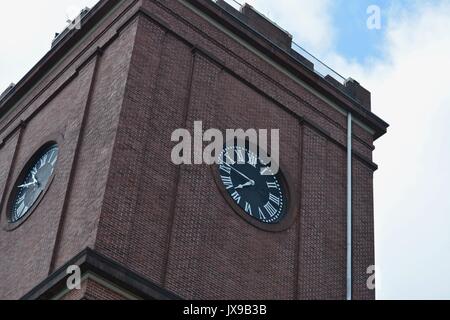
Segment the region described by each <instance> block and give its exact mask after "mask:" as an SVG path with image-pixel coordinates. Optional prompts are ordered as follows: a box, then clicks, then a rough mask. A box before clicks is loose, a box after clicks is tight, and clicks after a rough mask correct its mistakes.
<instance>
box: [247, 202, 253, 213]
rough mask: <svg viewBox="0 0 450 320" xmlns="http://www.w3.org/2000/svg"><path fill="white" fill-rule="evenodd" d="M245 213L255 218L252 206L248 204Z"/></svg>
mask: <svg viewBox="0 0 450 320" xmlns="http://www.w3.org/2000/svg"><path fill="white" fill-rule="evenodd" d="M245 212H247V213H248V214H249V215H251V216H253V213H252V206H251V205H250V203H248V202H245Z"/></svg>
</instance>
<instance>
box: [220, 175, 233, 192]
mask: <svg viewBox="0 0 450 320" xmlns="http://www.w3.org/2000/svg"><path fill="white" fill-rule="evenodd" d="M220 178H221V179H222V182H223V184H224V186H225V188H226V189H227V190H228V189H231V188H233V187H234V185H233V181H232V180H231V177H224V176H220Z"/></svg>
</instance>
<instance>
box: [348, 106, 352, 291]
mask: <svg viewBox="0 0 450 320" xmlns="http://www.w3.org/2000/svg"><path fill="white" fill-rule="evenodd" d="M352 122H353V120H352V114H351V113H350V112H349V113H348V118H347V300H352Z"/></svg>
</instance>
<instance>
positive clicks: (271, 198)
mask: <svg viewBox="0 0 450 320" xmlns="http://www.w3.org/2000/svg"><path fill="white" fill-rule="evenodd" d="M269 200H270V201H272V202H273V203H275V204H277V205H278V206H279V205H280V198H278V197H277V196H274V195H273V194H271V193H269Z"/></svg>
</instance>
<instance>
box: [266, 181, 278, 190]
mask: <svg viewBox="0 0 450 320" xmlns="http://www.w3.org/2000/svg"><path fill="white" fill-rule="evenodd" d="M267 187H268V188H269V189H278V184H277V183H276V182H267Z"/></svg>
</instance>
